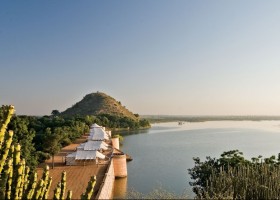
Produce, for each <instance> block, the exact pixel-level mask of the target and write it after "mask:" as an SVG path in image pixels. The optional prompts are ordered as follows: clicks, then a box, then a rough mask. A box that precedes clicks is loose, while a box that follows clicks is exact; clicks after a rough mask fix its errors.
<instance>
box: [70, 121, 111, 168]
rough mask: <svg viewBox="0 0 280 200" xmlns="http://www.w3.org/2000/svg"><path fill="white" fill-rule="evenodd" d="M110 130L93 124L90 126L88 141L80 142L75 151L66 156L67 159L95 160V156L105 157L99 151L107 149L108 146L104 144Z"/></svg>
mask: <svg viewBox="0 0 280 200" xmlns="http://www.w3.org/2000/svg"><path fill="white" fill-rule="evenodd" d="M109 136H110V132H107V131H106V130H105V128H104V127H102V126H99V125H97V124H93V125H92V126H91V128H90V133H89V136H88V141H87V142H85V143H82V144H80V145H79V146H78V147H77V151H76V152H74V153H71V154H68V155H67V156H66V164H67V160H73V159H75V160H97V158H100V159H105V155H104V154H102V153H101V152H99V151H104V150H108V149H109V148H110V146H109V145H108V144H106V142H105V141H106V140H109Z"/></svg>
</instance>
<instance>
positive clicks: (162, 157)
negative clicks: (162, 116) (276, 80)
mask: <svg viewBox="0 0 280 200" xmlns="http://www.w3.org/2000/svg"><path fill="white" fill-rule="evenodd" d="M135 133H136V132H135ZM137 133H138V134H134V135H129V136H125V137H124V142H123V145H122V146H121V149H122V150H123V151H124V152H125V153H128V154H129V155H131V156H132V157H133V161H132V162H129V163H128V177H127V178H124V179H118V180H117V181H116V183H115V191H114V196H115V197H116V198H117V197H124V196H125V193H126V191H127V190H129V189H131V188H133V189H135V190H137V191H139V192H142V193H149V192H150V191H151V190H152V189H153V188H157V187H159V186H161V187H163V188H165V189H167V190H169V191H172V192H175V193H177V194H182V193H186V192H187V193H188V194H189V195H190V197H191V196H192V195H193V194H192V192H191V187H190V186H189V182H190V181H191V179H190V176H189V175H188V172H187V169H188V168H192V167H193V165H194V162H193V160H192V158H193V157H200V158H202V160H204V159H205V157H206V156H211V157H219V155H220V154H221V153H223V152H224V151H228V150H233V149H238V150H240V151H242V152H243V153H244V156H245V157H246V158H248V159H249V158H251V157H257V156H258V155H263V156H265V157H268V156H271V155H277V154H278V153H279V152H280V121H260V122H252V121H215V122H197V123H187V122H186V123H184V124H183V125H180V126H179V125H178V123H162V124H154V125H153V127H152V128H151V129H149V130H147V131H142V132H137Z"/></svg>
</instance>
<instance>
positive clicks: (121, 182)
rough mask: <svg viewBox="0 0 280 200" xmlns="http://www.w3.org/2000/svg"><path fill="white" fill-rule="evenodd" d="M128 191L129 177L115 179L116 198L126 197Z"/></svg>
mask: <svg viewBox="0 0 280 200" xmlns="http://www.w3.org/2000/svg"><path fill="white" fill-rule="evenodd" d="M126 191H127V177H125V178H118V179H115V183H114V195H113V196H114V199H124V198H125V197H126Z"/></svg>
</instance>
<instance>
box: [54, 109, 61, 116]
mask: <svg viewBox="0 0 280 200" xmlns="http://www.w3.org/2000/svg"><path fill="white" fill-rule="evenodd" d="M59 114H60V112H59V111H58V110H53V111H52V115H53V116H56V115H59Z"/></svg>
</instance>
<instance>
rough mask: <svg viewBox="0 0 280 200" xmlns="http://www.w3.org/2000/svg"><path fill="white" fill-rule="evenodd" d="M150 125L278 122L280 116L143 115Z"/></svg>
mask: <svg viewBox="0 0 280 200" xmlns="http://www.w3.org/2000/svg"><path fill="white" fill-rule="evenodd" d="M141 117H142V118H145V119H147V120H149V122H150V123H152V124H153V123H161V122H177V121H183V122H206V121H270V120H280V116H180V115H143V116H141Z"/></svg>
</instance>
